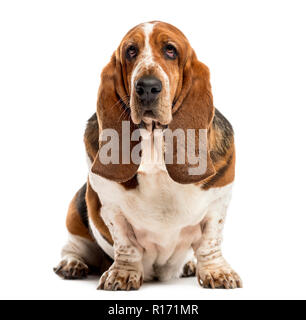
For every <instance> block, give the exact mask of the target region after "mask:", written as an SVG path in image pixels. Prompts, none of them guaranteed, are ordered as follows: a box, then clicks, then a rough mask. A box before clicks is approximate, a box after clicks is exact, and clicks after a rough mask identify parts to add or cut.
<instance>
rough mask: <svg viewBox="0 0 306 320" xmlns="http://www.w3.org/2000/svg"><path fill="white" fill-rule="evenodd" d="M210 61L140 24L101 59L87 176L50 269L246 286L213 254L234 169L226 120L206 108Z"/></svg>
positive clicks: (171, 35)
mask: <svg viewBox="0 0 306 320" xmlns="http://www.w3.org/2000/svg"><path fill="white" fill-rule="evenodd" d="M209 78H210V76H209V70H208V68H207V67H206V65H204V64H203V63H201V62H200V61H199V60H198V59H197V56H196V54H195V52H194V50H193V49H192V48H191V46H190V44H189V42H188V40H187V39H186V37H185V36H184V35H183V33H182V32H180V31H179V30H178V29H177V28H175V27H173V26H171V25H169V24H167V23H162V22H149V23H144V24H141V25H138V26H136V27H135V28H133V29H132V30H130V31H129V32H128V33H127V34H126V36H125V37H124V38H123V40H122V42H121V43H120V45H119V47H118V48H117V50H116V51H115V52H114V54H113V56H112V57H111V61H110V62H109V63H108V65H107V66H106V67H105V68H104V69H103V71H102V74H101V85H100V88H99V92H98V102H97V109H96V113H95V114H94V115H93V116H92V117H91V118H90V119H89V121H88V124H87V128H86V131H85V138H84V141H85V147H86V153H87V159H88V166H89V172H88V179H87V182H86V184H85V185H84V186H83V187H82V188H81V189H80V190H79V191H78V192H77V193H76V195H75V197H74V198H73V200H72V202H71V203H70V207H69V210H68V215H67V229H68V232H69V239H68V242H67V244H66V245H65V246H64V248H63V251H62V261H61V262H60V264H59V265H58V267H56V268H55V272H56V273H57V274H58V275H59V276H61V277H63V278H65V279H80V278H84V277H86V276H87V274H89V273H92V272H99V273H100V274H101V278H100V281H99V284H98V289H102V290H132V289H139V288H140V287H141V285H142V283H143V281H148V280H153V279H156V280H161V281H166V280H169V279H172V278H179V277H182V276H185V277H187V276H196V277H197V279H198V282H199V284H200V285H201V286H202V287H204V288H226V289H234V288H239V287H242V282H241V280H240V278H239V276H238V274H237V273H236V272H235V271H234V270H233V269H232V268H231V266H230V265H229V263H228V262H227V261H225V259H224V258H223V256H222V252H221V242H222V230H223V227H224V222H225V217H226V211H227V208H228V205H229V202H230V199H231V192H232V186H233V181H234V176H235V146H234V136H233V129H232V127H231V125H230V123H229V122H228V121H227V120H226V118H225V117H224V116H223V115H222V114H221V113H220V112H219V111H218V110H217V109H216V108H215V107H214V104H213V97H212V92H211V85H210V79H209Z"/></svg>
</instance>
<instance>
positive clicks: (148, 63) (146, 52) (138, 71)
mask: <svg viewBox="0 0 306 320" xmlns="http://www.w3.org/2000/svg"><path fill="white" fill-rule="evenodd" d="M154 26H155V24H154V23H144V24H143V26H142V30H143V32H144V36H145V46H144V49H143V51H142V52H141V54H140V58H139V62H138V63H137V65H136V66H135V68H134V70H133V72H132V76H131V83H132V86H131V106H132V105H134V97H135V86H134V83H135V81H136V80H138V79H139V78H140V77H141V76H142V75H143V73H144V72H145V71H146V70H149V69H150V68H152V69H154V68H155V69H156V71H157V74H156V76H158V77H159V78H160V80H161V81H162V84H163V90H164V91H165V93H164V94H163V95H162V98H161V100H160V104H161V106H163V107H171V102H170V82H169V78H168V75H167V74H166V72H165V71H164V70H163V68H162V67H161V66H160V65H159V64H158V63H157V62H156V61H154V57H153V52H152V48H151V45H150V37H151V34H152V32H153V29H154Z"/></svg>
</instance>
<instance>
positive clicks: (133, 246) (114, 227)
mask: <svg viewBox="0 0 306 320" xmlns="http://www.w3.org/2000/svg"><path fill="white" fill-rule="evenodd" d="M101 215H102V217H103V220H104V221H105V223H106V225H107V227H108V228H109V230H110V233H111V235H112V238H113V240H114V251H115V252H114V253H115V254H114V256H115V257H114V263H113V265H112V266H111V267H110V269H109V270H108V271H106V272H104V274H103V275H102V277H101V279H100V282H99V286H98V289H100V290H127V291H128V290H137V289H139V288H140V286H141V285H142V283H143V265H142V256H143V249H142V247H140V246H139V244H138V243H137V241H136V238H135V235H134V231H133V229H132V227H131V225H130V224H129V223H128V221H127V220H126V218H125V217H124V215H123V214H122V212H121V211H120V210H119V209H118V208H112V207H108V206H103V207H102V209H101Z"/></svg>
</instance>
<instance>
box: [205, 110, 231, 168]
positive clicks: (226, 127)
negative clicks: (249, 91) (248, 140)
mask: <svg viewBox="0 0 306 320" xmlns="http://www.w3.org/2000/svg"><path fill="white" fill-rule="evenodd" d="M212 125H213V128H214V129H215V130H216V131H217V132H219V133H221V136H222V139H221V141H218V144H217V145H215V146H213V149H212V150H211V151H210V156H211V159H212V161H213V162H217V161H218V160H219V159H220V158H223V157H224V156H225V155H226V153H227V151H228V149H229V148H230V147H231V145H232V142H233V136H234V130H233V127H232V125H231V124H230V122H229V121H228V120H227V119H226V118H225V117H224V116H223V115H222V113H221V112H220V111H219V110H218V109H215V116H214V119H213V123H212Z"/></svg>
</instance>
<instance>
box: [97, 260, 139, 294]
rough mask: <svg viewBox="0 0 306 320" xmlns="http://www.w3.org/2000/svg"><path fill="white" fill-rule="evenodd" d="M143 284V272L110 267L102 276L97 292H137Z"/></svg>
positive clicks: (135, 269) (134, 269)
mask: <svg viewBox="0 0 306 320" xmlns="http://www.w3.org/2000/svg"><path fill="white" fill-rule="evenodd" d="M142 283H143V272H142V270H137V268H127V270H125V269H124V268H118V267H116V266H112V267H111V268H110V269H109V270H108V271H106V272H104V274H103V275H102V277H101V279H100V282H99V286H98V288H97V289H98V290H112V291H117V290H125V291H129V290H138V289H139V288H140V287H141V285H142Z"/></svg>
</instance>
